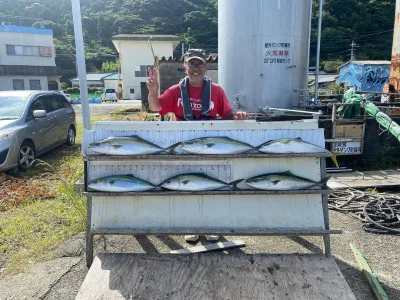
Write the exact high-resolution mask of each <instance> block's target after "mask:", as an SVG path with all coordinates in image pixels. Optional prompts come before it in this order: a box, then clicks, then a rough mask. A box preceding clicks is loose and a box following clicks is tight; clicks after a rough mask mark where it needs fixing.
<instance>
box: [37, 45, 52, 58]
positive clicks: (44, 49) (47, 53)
mask: <svg viewBox="0 0 400 300" xmlns="http://www.w3.org/2000/svg"><path fill="white" fill-rule="evenodd" d="M40 56H49V57H51V56H52V53H51V47H40Z"/></svg>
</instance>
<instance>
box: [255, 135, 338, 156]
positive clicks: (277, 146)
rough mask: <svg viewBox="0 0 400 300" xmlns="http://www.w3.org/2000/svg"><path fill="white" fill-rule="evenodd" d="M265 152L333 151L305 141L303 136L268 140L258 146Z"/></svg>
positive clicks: (328, 152)
mask: <svg viewBox="0 0 400 300" xmlns="http://www.w3.org/2000/svg"><path fill="white" fill-rule="evenodd" d="M257 148H258V150H259V151H260V152H264V153H327V154H329V155H331V156H332V153H331V152H330V151H328V150H326V149H325V148H322V147H319V146H316V145H314V144H311V143H308V142H306V141H303V140H302V139H301V138H295V139H279V140H274V141H268V142H266V143H263V144H261V145H260V146H258V147H257Z"/></svg>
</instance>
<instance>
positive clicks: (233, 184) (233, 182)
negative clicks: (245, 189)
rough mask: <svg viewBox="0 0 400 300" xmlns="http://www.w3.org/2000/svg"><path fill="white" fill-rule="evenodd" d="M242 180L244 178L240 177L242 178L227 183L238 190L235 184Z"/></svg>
mask: <svg viewBox="0 0 400 300" xmlns="http://www.w3.org/2000/svg"><path fill="white" fill-rule="evenodd" d="M243 180H244V179H243V178H242V179H238V180H235V181H232V182H231V183H230V184H229V186H230V187H232V188H233V189H234V190H238V189H239V188H238V187H237V185H238V184H239V183H241V182H242V181H243Z"/></svg>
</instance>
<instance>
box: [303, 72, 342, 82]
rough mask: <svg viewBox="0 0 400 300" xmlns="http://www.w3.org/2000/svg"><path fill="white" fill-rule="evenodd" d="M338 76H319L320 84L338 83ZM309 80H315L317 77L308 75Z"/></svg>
mask: <svg viewBox="0 0 400 300" xmlns="http://www.w3.org/2000/svg"><path fill="white" fill-rule="evenodd" d="M338 76H339V75H337V74H318V83H327V82H333V81H336V78H337V77H338ZM308 79H315V75H311V74H309V75H308Z"/></svg>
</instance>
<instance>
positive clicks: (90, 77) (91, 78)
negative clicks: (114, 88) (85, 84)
mask: <svg viewBox="0 0 400 300" xmlns="http://www.w3.org/2000/svg"><path fill="white" fill-rule="evenodd" d="M113 74H115V73H90V74H86V80H87V81H101V80H102V79H103V78H104V77H107V76H110V75H113ZM72 80H79V77H74V78H71V81H72Z"/></svg>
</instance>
